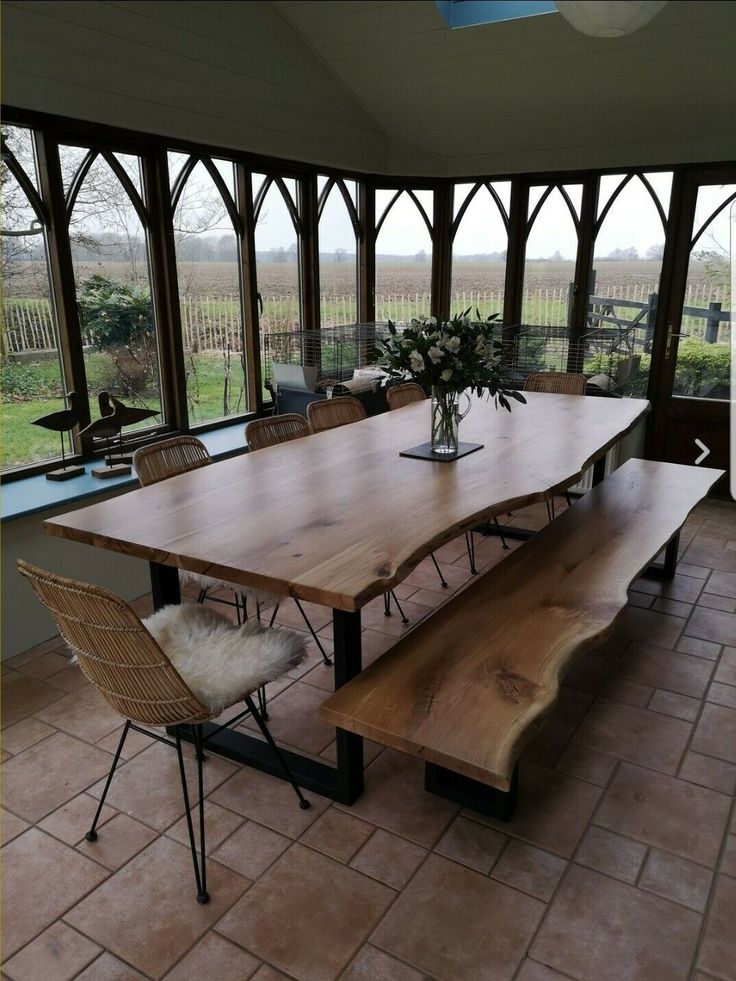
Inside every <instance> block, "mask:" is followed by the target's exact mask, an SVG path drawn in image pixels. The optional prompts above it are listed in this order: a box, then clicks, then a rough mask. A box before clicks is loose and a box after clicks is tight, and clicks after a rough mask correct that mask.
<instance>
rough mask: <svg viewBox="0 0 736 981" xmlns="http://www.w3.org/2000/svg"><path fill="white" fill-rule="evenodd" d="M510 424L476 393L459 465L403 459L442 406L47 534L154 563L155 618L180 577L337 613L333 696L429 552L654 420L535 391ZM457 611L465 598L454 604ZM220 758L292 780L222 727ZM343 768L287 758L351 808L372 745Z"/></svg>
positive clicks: (216, 745) (165, 488)
mask: <svg viewBox="0 0 736 981" xmlns="http://www.w3.org/2000/svg"><path fill="white" fill-rule="evenodd" d="M526 398H527V404H526V405H516V404H515V405H514V408H513V412H511V413H508V412H506V411H504V410H502V409H499V410H496V408H495V407H494V404H493V401H492V400H491V401H489V400H487V399H479V398H477V397H473V400H472V408H471V411H470V412H469V414H468V415H467V417H466V418H465V419H464V420H463V422H462V424H461V438H462V440H463V441H470V442H475V443H481V444H483V447H482V449H481V450H479V451H477V452H474V453H471V454H469V455H468V456H465V457H462V458H460V459H457V460H453V461H448V462H444V461H443V462H439V461H433V460H421V459H414V458H409V457H404V456H400V453H401V451H402V450H405V449H408V448H410V447H414V446H416V445H417V444H420V443H422V442H424V441H426V439H427V438H428V435H429V428H430V420H429V404H428V403H415V404H413V405H409V406H406V407H404V408H402V409H398V410H395V411H393V412H389V413H385V414H383V415H379V416H374V417H371V418H368V419H365V420H363V421H361V422H357V423H353V424H352V425H349V426H344V427H341V428H339V429H333V430H329V431H326V432H322V433H318V434H315V435H311V436H307V437H304V438H302V439H299V440H295V441H292V442H289V443H284V444H281V445H279V446H274V447H270V448H267V449H263V450H259V451H258V452H257V453H244V454H242V455H240V456H237V457H234V458H231V459H228V460H224V461H222V462H219V463H215V464H213V465H211V466H207V467H203V468H201V469H198V470H195V471H192V472H190V473H185V474H181V475H180V476H177V477H172V478H170V479H168V480H165V481H162V482H160V483H158V484H153V485H151V486H148V487H142V488H140V489H138V490H133V491H130V492H129V493H126V494H124V495H122V496H120V497H116V498H113V499H111V500H107V501H103V502H100V503H98V504H93V505H91V506H89V507H85V508H81V509H80V510H77V511H73V512H70V513H68V514H63V515H60V516H58V517H54V518H51V519H49V520H47V521H46V522H45V529H46V531H48V532H49V533H51V534H53V535H57V536H59V537H60V538H64V539H68V540H71V541H76V542H82V543H85V544H88V545H94V546H97V547H98V548H104V549H110V550H112V551H115V552H120V553H123V554H125V555H130V556H136V557H138V558H140V559H143V560H147V561H148V562H149V564H150V571H151V586H152V592H153V601H154V605H155V607H156V608H158V607H160V606H162V605H164V604H166V603H178V602H180V591H179V574H178V570H179V569H186V570H189V571H192V572H197V573H203V574H206V575H209V576H213V577H215V578H218V579H223V580H226V581H228V582H232V583H236V584H239V585H242V586H243V587H246V588H251V589H257V590H264V591H267V592H272V593H277V594H279V595H290V596H294V597H296V598H298V599H300V600H304V601H309V602H311V603H316V604H319V605H321V606H325V607H330V608H331V609H332V611H333V617H332V629H333V640H334V654H333V657H334V673H335V687H336V688H339V687H340V686H342V685H343V684H345V683H346V682H347V681H348V680H349V679H350V678H352V677H353V676H355V675H356V674H357V673H359V672H360V671H361V667H362V658H361V612H360V611H361V609H362V607H364V606H365V605H366V603H368V602H369V601H370V600H372V599H374V598H375V597H377V596H380V595H382V594H383V593H384V591H385V590H386V589H388V588H389V587H393V586H396V585H397V584H398V583H400V582H401V581H402V580H403V579H405V578H406V577H407V576H408V575H409V574H410V573H411V571H412V569H414V568H415V566H416V565H417V564H418V563H419V562H420V561H421V560H422V559H423V558H425V557H426V556H428V555H429V554H430V553H431V552H432V551H434V550H435V549H437V548H439V547H440V546H441V545H443V544H445V543H446V542H448V541H450V540H452V539H454V538H456V537H457V536H459V535H461V534H463V533H464V532H466V531H469V530H471V529H473V528H475V527H476V526H478V525H479V524H483V523H484V522H486V521H488V519H490V518H493V517H494V516H496V515H498V514H503V513H505V512H507V511H513V510H516V509H518V508H522V507H524V506H526V505H528V504H531V503H533V502H536V501H544V500H547V499H549V498H550V497H551V496H552V495H554V494H556V493H559V492H561V491H563V490H564V489H565V488H567V487H569V486H571V485H573V484H575V483H576V482H577V481H578V479H579V478H580V477H581V475H582V473H583V471H584V470H585V469H586V468H588V467H589V466H594V479H595V480H596V481H598V480H600V479H602V477H603V462H604V458H605V455H606V453H607V451H608V450H609V449H611V447H612V446H614V445H615V444H616V443H617V442H618V441H619V440H620V439H622V438H623V437H624V436H625V435H626V434H627V433H629V432H630V431H631V430H632V429H633V428H634V427H635V426H636V425H637V424H638V423H639V421H640V420H641V419H642V418H643V417H644V416H645V415H646V413H647V412H648V411H649V403H648V402H646V401H644V400H641V399H613V398H597V397H581V396H571V395H549V394H532V393H529V394H527V396H526ZM450 602H452V600H451V599H450ZM211 745H212V748H213V750H214V751H216V752H218V753H220V754H222V755H224V756H226V757H229V758H231V759H233V760H236V761H239V762H243V763H248V764H250V765H252V766H255V767H257V768H258V769H261V770H264V771H266V772H268V773H272V774H274V775H275V776H281V772H280V770H279V768H278V766H277V765H275V764H274V761H273V759H272V756H271V754H270V753H269V751H268V747H267V746H266V744H265V743H263V742H262V741H261V740H260V739H258V738H257V737H255V736H251V735H248V734H247V733H244V732H243V731H241V730H222V731H221V732H219V733H218V734H216V735H215V736H214V737H213V739H212V743H211ZM336 752H337V760H336V765H335V766H333V765H331V764H330V763H327V762H325V761H323V760H317V759H314V758H312V757H310V756H306V755H302V754H300V753H296V752H292V751H287V752H286V753H285V755H286V756H287V758H288V760H289V763H290V764H291V767H292V769H293V771H294V773H295V775H296V777H297V780H298V781H299V782H300V783H301V784H302V786H303V787H305V788H306V789H309V790H312V791H314V792H317V793H320V794H323V795H324V796H326V797H330V798H332V799H334V800H338V801H340V802H342V803H345V804H350V803H352V802H353V801H354V800H355V799H356V798H357V797H358V796H359V795H360V793H361V792H362V789H363V745H362V739H361V738H360V737H359V736H357V735H354V734H351V733H348V732H345V731H343V730H340V729H338V730H337V731H336Z"/></svg>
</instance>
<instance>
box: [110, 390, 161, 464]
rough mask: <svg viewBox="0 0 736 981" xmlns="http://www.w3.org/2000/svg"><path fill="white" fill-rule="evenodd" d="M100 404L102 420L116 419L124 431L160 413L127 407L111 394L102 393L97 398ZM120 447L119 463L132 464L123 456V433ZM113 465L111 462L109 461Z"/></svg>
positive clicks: (120, 435) (128, 458)
mask: <svg viewBox="0 0 736 981" xmlns="http://www.w3.org/2000/svg"><path fill="white" fill-rule="evenodd" d="M97 399H98V402H99V403H100V415H101V416H102V418H103V419H104V418H106V417H110V416H112V417H114V418H115V419H117V420H118V421H119V422H120V428H121V429H123V428H124V427H125V426H133V425H135V424H136V423H138V422H143V420H144V419H150V418H151V417H152V416H157V415H158V412H157V411H156V410H155V409H146V408H142V409H138V408H135V407H134V406H130V405H126V404H125V403H124V402H121V401H120V399H116V398H115V396H114V395H111V394H110V393H109V392H100V394H99V395H98V396H97ZM119 439H120V446H119V456H118V460H117V462H118V463H130V462H131V458H130V457H125V456H124V455H123V435H122V432H121V433H120V434H119ZM107 462H108V463H111V462H112V461H111V460H108V461H107Z"/></svg>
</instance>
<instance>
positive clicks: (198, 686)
mask: <svg viewBox="0 0 736 981" xmlns="http://www.w3.org/2000/svg"><path fill="white" fill-rule="evenodd" d="M143 623H144V625H145V627H146V628H147V629H148V630H149V631H150V633H151V634H152V635H153V637H154V639H155V640H156V642H157V643H158V645H159V646H160V647H161V649H162V650H163V652H164V653H165V654H166V656H167V657H168V659H169V660H170V661H171V663H172V664H173V665H174V667H175V668H176V670H177V671H178V672H179V674H180V675H181V676H182V678H183V679H184V681H185V682H186V683H187V685H188V686H189V687H190V688H191V690H192V692H193V693H194V694H195V695H196V696H197V698H198V699H199V700H200V701H201V702H202V703H203V704H204V705H206V706H207V707H208V708H209V709H210V710H211V711H212V714H213V715H217V714H218V713H219V712H221V711H222V710H223V709H225V708H228V706H230V705H234V704H235V702H238V701H240V700H241V699H242V698H244V697H245V695H247V694H249V693H250V692H252V691H254V690H255V689H256V688H258V687H260V686H261V685H264V684H266V682H268V681H274V680H275V679H276V678H278V677H280V676H281V675H282V674H284V672H286V671H288V670H289V669H290V668H293V667H294V666H295V665H297V664H299V662H300V661H301V660H302V659H303V658H304V655H305V653H306V652H305V647H304V641H305V638H304V637H303V635H302V634H299V633H297V632H296V631H293V630H285V629H283V628H281V627H264V626H262V625H261V624H260V623H258V622H257V621H253V620H249V621H248V622H247V623H245V624H243V625H242V626H240V627H238V626H235V625H234V624H233V623H231V622H230V621H229V620H228V619H227V617H225V616H223V615H222V613H219V612H217V611H216V610H213V609H212V608H211V607H207V606H202V605H201V604H199V603H182V604H181V605H180V606H164V607H163V608H162V609H160V610H158V611H157V612H156V613H154V614H153V616H150V617H148V619H147V620H144V621H143Z"/></svg>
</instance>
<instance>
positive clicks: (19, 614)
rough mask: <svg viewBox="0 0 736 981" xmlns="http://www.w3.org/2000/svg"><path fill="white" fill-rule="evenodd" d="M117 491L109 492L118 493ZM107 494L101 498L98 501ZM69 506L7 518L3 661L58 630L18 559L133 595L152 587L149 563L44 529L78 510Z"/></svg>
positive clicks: (76, 504)
mask: <svg viewBox="0 0 736 981" xmlns="http://www.w3.org/2000/svg"><path fill="white" fill-rule="evenodd" d="M112 496H115V495H112V494H110V495H105V497H112ZM98 500H104V498H95V501H98ZM80 506H81V505H80V503H79V501H77V502H75V503H74V504H71V505H69V507H66V508H57V509H55V510H53V511H45V512H43V514H33V515H31V516H29V517H27V518H17V519H16V520H14V521H7V522H5V523H4V524H3V527H2V546H3V547H2V647H1V650H2V657H3V660H5V658H8V657H13V656H14V655H15V654H20V653H21V652H22V651H25V650H27V649H28V648H29V647H33V646H34V645H35V644H40V643H41V641H44V640H48V639H49V638H50V637H53V636H54V634H56V633H58V631H57V629H56V626H55V625H54V621H53V620H52V619H51V616H50V614H49V613H48V612H47V611H46V610H45V609H44V607H42V606H41V604H40V603H39V602H38V600H37V599H36V596H35V594H34V593H33V590H32V589H31V587H30V585H29V584H28V583H27V582H26V580H25V579H23V577H22V576H20V575H18V572H17V570H16V566H15V562H16V559H25V560H26V561H27V562H32V563H34V564H35V565H38V566H41V568H44V569H50V570H51V571H52V572H58V573H61V574H62V575H65V576H72V577H73V578H77V579H82V580H85V581H86V582H94V583H95V585H97V586H106V587H107V588H108V589H112V590H113V591H114V592H116V593H117V594H118V595H119V596H122V597H123V598H124V599H127V600H132V599H135V598H136V597H138V596H142V595H143V594H144V593H147V592H149V591H150V588H151V586H150V579H149V575H148V563H147V562H142V561H141V560H140V559H133V558H129V557H128V556H125V555H117V554H116V553H114V552H108V551H106V550H104V549H101V548H93V547H92V546H91V545H80V544H78V543H75V542H68V541H64V540H63V539H61V538H57V537H56V536H52V535H48V534H46V533H45V532H44V531H43V521H44V519H46V518H51V517H53V516H54V515H57V514H64V513H66V512H67V511H74V510H77V509H78V508H79V507H80Z"/></svg>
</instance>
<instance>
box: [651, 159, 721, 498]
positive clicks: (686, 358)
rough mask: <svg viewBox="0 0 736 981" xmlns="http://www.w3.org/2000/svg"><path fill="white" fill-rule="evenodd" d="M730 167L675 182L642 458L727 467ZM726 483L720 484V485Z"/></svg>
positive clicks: (700, 171) (696, 173)
mask: <svg viewBox="0 0 736 981" xmlns="http://www.w3.org/2000/svg"><path fill="white" fill-rule="evenodd" d="M734 207H736V166H733V165H728V166H719V167H708V168H693V169H691V170H689V171H685V172H683V173H681V174H680V175H679V180H677V181H676V184H675V187H673V202H672V209H671V212H670V222H669V224H670V228H669V234H668V245H667V248H668V251H670V257H669V258H670V260H671V261H670V262H669V263H668V262H667V261H665V268H666V269H667V270H668V274H667V275H666V278H665V281H664V282H663V283H662V301H663V302H662V303H661V306H660V310H659V316H658V319H657V330H656V335H655V343H654V348H653V352H652V372H651V380H650V388H649V398H650V401H651V402H652V418H651V420H650V423H649V426H648V434H647V455H648V456H649V457H651V458H653V459H659V460H667V461H670V462H673V463H689V464H693V463H695V462H696V460H698V459H700V458H701V457H702V455H703V450H702V448H701V446H700V445H699V444H698V443H697V442H696V440H700V441H701V442H702V443H703V444H705V446H706V447H707V448H708V450H709V453H708V455H707V457H704V458H703V461H702V462H703V465H704V466H709V467H721V468H723V469H726V470H727V469H728V468H729V392H730V347H731V324H732V313H731V310H732V302H731V289H730V283H731V258H730V253H731V242H730V236H731V222H732V208H734ZM726 487H727V484H726V483H725V482H724V483H723V484H722V486H721V488H719V489H723V490H725V489H726Z"/></svg>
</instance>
